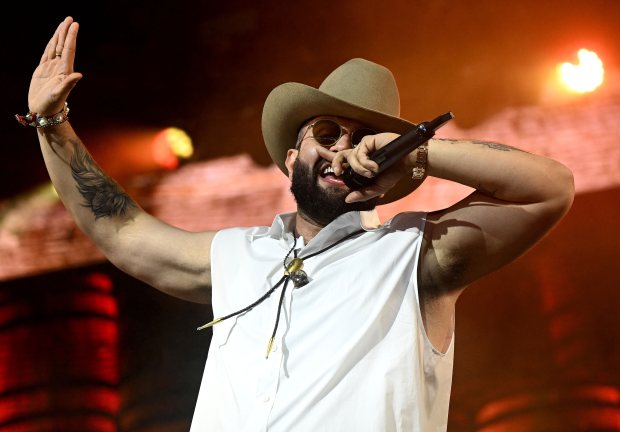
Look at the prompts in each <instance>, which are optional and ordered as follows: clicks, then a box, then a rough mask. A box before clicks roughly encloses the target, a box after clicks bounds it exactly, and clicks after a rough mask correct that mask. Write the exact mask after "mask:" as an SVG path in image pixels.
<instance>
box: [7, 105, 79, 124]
mask: <svg viewBox="0 0 620 432" xmlns="http://www.w3.org/2000/svg"><path fill="white" fill-rule="evenodd" d="M15 119H16V120H17V121H18V122H19V123H20V124H21V125H22V126H32V127H36V128H46V127H50V126H56V125H59V124H61V123H64V122H66V121H67V120H69V105H67V102H65V107H64V108H63V109H62V111H60V112H58V113H56V114H52V115H51V116H48V117H46V116H42V115H40V114H37V113H35V112H32V111H30V112H29V113H28V114H26V115H23V116H21V115H19V114H15Z"/></svg>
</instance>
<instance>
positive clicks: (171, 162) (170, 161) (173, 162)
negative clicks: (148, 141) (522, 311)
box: [153, 130, 179, 170]
mask: <svg viewBox="0 0 620 432" xmlns="http://www.w3.org/2000/svg"><path fill="white" fill-rule="evenodd" d="M166 131H167V130H163V131H161V132H159V133H158V134H157V135H156V136H155V138H154V139H153V159H154V160H155V162H156V163H157V164H158V165H159V166H160V167H162V168H165V169H168V170H172V169H175V168H177V167H178V166H179V159H178V158H177V156H176V155H175V154H174V153H173V152H172V147H171V145H170V141H169V140H168V137H167V134H166Z"/></svg>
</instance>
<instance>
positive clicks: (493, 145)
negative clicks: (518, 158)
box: [439, 138, 523, 152]
mask: <svg viewBox="0 0 620 432" xmlns="http://www.w3.org/2000/svg"><path fill="white" fill-rule="evenodd" d="M439 140H440V141H444V142H447V143H449V144H458V143H460V142H463V141H461V140H454V139H441V138H440V139H439ZM465 141H466V142H471V143H472V144H478V145H481V146H484V147H488V148H490V149H493V150H499V151H505V152H509V151H513V150H514V151H519V152H523V150H521V149H518V148H515V147H510V146H507V145H505V144H499V143H494V142H490V141H478V140H465Z"/></svg>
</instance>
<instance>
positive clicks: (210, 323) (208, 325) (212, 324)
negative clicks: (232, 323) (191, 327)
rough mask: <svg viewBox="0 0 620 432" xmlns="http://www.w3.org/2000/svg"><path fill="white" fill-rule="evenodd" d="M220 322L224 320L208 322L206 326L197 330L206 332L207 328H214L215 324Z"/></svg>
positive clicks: (218, 319)
mask: <svg viewBox="0 0 620 432" xmlns="http://www.w3.org/2000/svg"><path fill="white" fill-rule="evenodd" d="M220 321H222V318H217V319H214V320H213V321H211V322H208V323H206V324H205V325H202V326H200V327H198V328H197V329H196V330H204V329H206V328H209V327H213V326H214V325H215V324H217V323H219V322H220Z"/></svg>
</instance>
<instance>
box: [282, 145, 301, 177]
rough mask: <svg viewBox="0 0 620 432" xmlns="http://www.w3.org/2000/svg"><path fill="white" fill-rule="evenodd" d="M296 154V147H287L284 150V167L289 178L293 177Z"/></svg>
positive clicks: (297, 152)
mask: <svg viewBox="0 0 620 432" xmlns="http://www.w3.org/2000/svg"><path fill="white" fill-rule="evenodd" d="M298 154H299V150H297V149H288V151H287V152H286V160H285V161H284V165H286V169H287V170H288V178H289V179H291V178H293V165H295V161H296V160H297V155H298Z"/></svg>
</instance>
